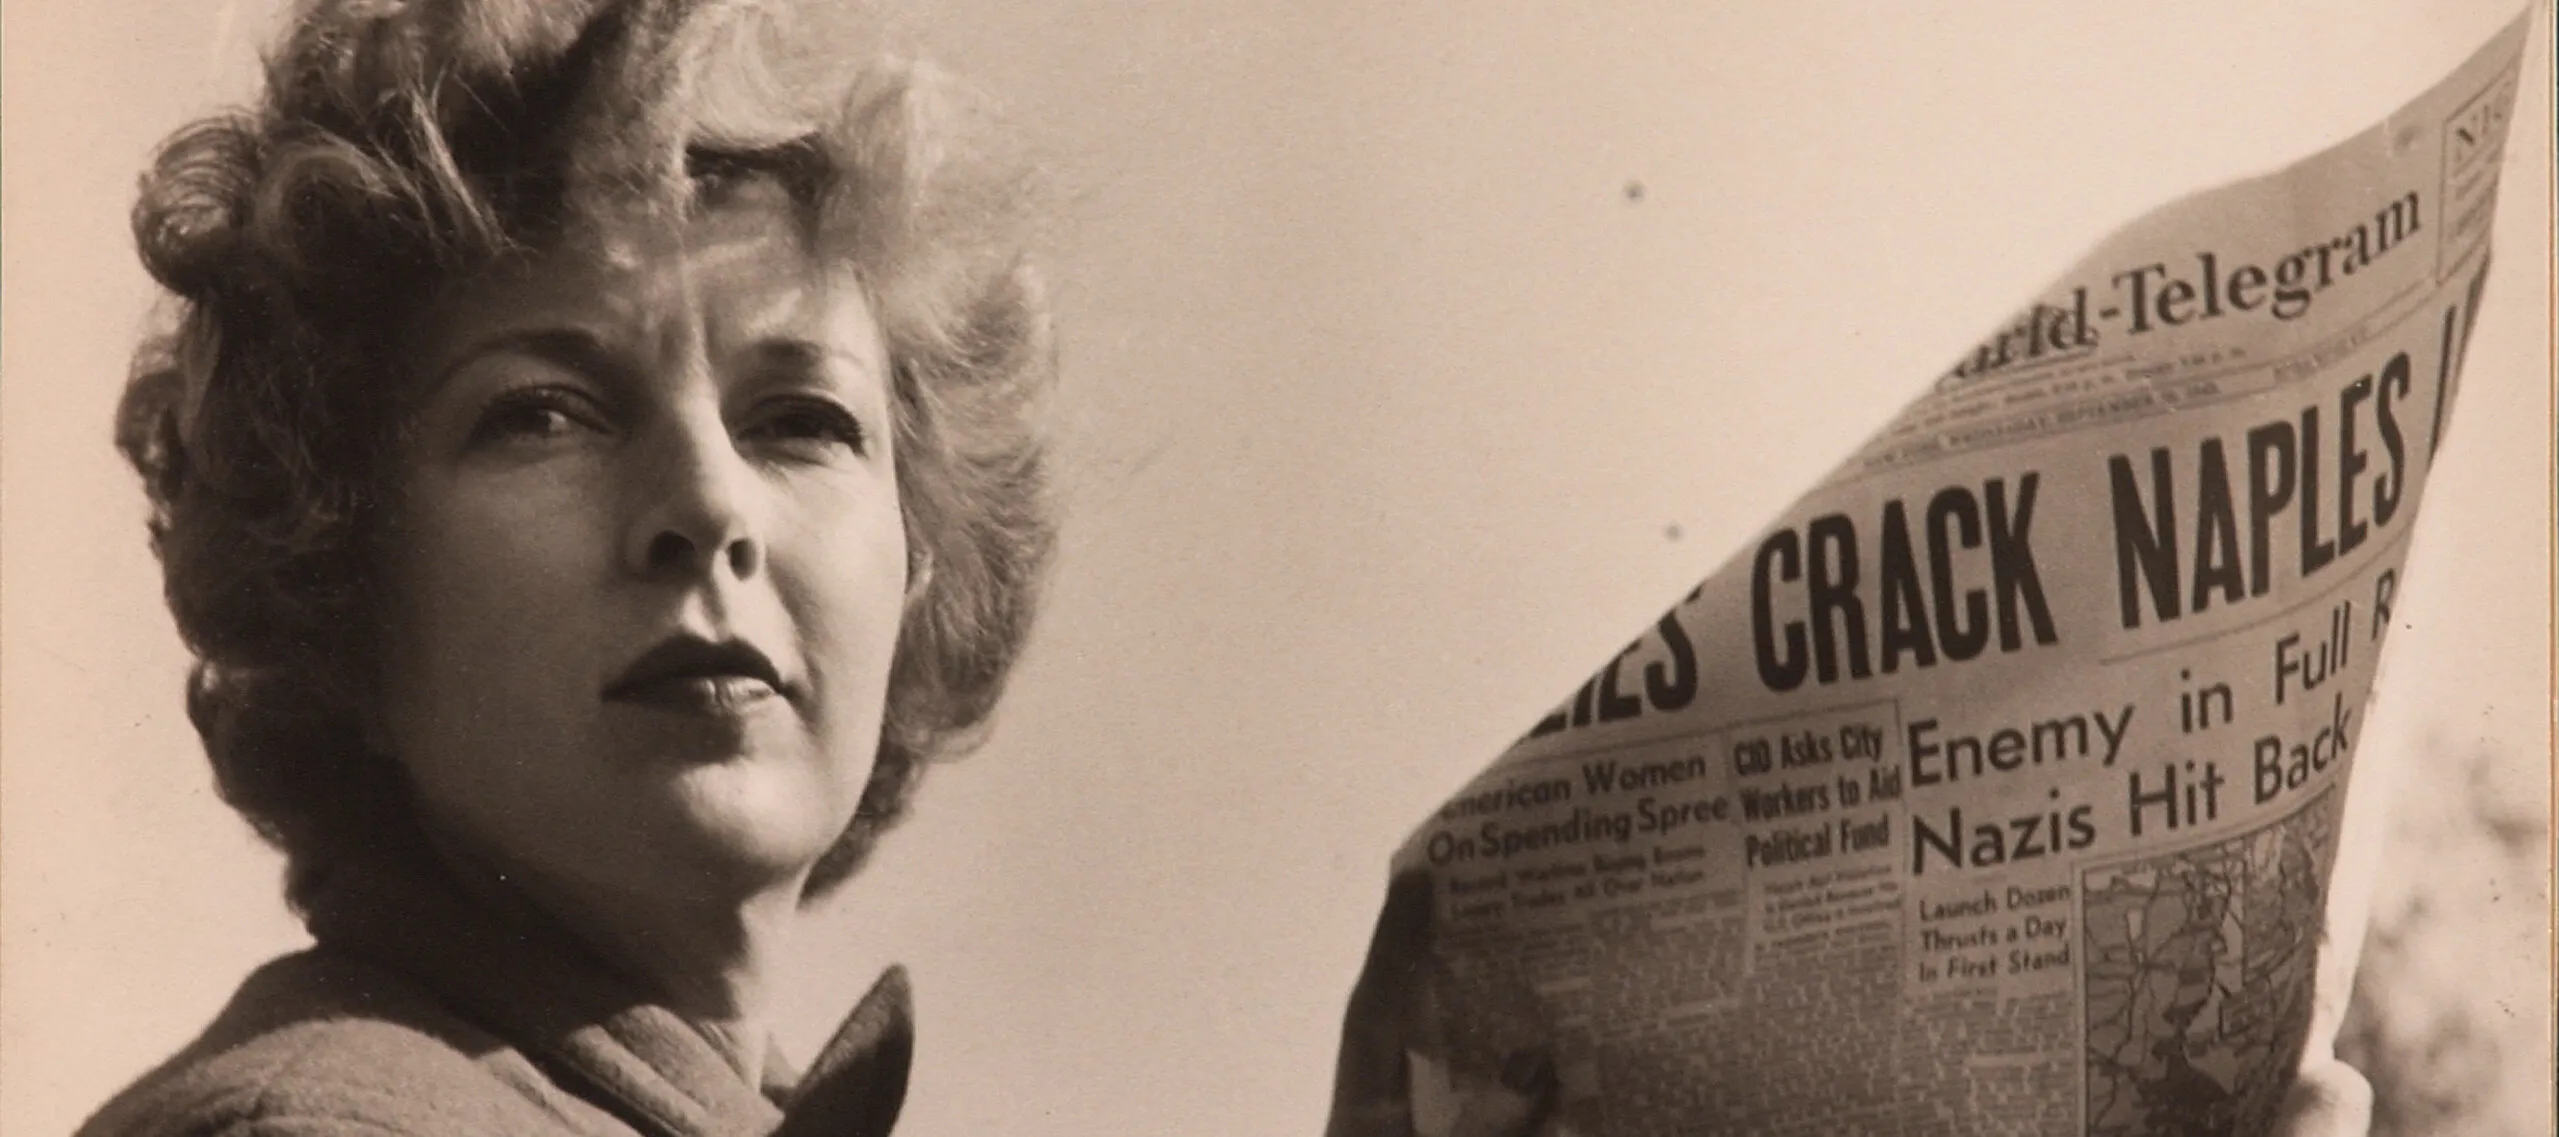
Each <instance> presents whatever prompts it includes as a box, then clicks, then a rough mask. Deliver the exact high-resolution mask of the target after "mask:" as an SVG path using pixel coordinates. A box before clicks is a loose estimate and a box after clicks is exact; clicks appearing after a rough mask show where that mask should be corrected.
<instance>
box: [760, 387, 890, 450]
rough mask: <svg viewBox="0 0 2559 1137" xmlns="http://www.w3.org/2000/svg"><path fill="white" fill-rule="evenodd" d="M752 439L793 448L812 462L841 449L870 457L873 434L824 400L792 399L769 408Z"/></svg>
mask: <svg viewBox="0 0 2559 1137" xmlns="http://www.w3.org/2000/svg"><path fill="white" fill-rule="evenodd" d="M745 433H746V436H747V437H748V438H749V439H752V440H755V441H759V442H766V443H771V444H775V445H779V446H783V447H788V448H790V449H791V450H792V451H793V452H795V453H804V454H805V455H806V456H808V457H811V458H816V457H821V456H823V452H826V451H833V450H837V449H841V450H844V451H847V452H850V453H852V454H854V455H857V456H858V455H863V454H868V453H870V448H871V438H870V432H868V431H867V430H864V429H863V426H862V421H861V420H860V419H858V418H855V417H854V416H853V412H851V411H849V410H846V409H845V408H844V407H843V406H841V405H839V404H836V403H834V402H831V401H828V400H825V399H789V400H785V401H782V402H780V403H778V404H776V405H774V406H771V407H769V408H767V409H766V410H765V411H764V413H763V414H762V415H760V416H758V417H757V419H756V420H755V422H754V424H753V425H752V426H751V427H749V428H748V429H747V430H746V432H745Z"/></svg>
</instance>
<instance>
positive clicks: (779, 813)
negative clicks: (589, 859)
mask: <svg viewBox="0 0 2559 1137" xmlns="http://www.w3.org/2000/svg"><path fill="white" fill-rule="evenodd" d="M865 773H867V771H865ZM836 781H837V780H836V779H831V778H825V777H821V776H818V772H817V771H814V770H811V769H810V768H808V767H807V766H806V765H804V764H801V763H796V762H788V761H777V760H773V759H771V758H769V757H765V756H760V755H755V754H749V755H745V756H741V757H737V758H732V759H730V760H727V761H721V762H710V763H702V764H695V765H688V766H686V767H684V768H682V769H680V770H678V771H676V772H675V773H674V776H673V778H672V779H671V780H670V782H669V783H668V784H667V786H666V789H667V790H668V791H669V793H670V800H668V801H667V802H665V803H664V804H665V807H666V811H667V813H668V814H669V816H668V817H667V819H666V820H667V822H668V825H667V830H666V831H664V832H663V833H662V836H663V837H665V838H668V839H673V840H678V841H681V842H682V843H683V844H684V845H685V846H687V848H685V849H684V850H682V851H681V852H678V851H677V850H666V851H667V852H673V853H676V854H677V857H678V859H680V860H684V861H689V862H692V863H693V864H694V865H695V867H696V868H697V870H699V871H705V872H708V873H712V874H717V875H719V876H723V877H729V878H731V879H733V880H735V881H737V882H740V883H752V884H755V885H768V884H770V885H778V884H785V883H789V884H793V885H796V883H797V882H798V881H799V880H801V879H803V878H805V877H806V875H807V873H808V871H809V869H810V867H811V866H813V865H815V864H816V863H817V860H818V858H819V857H820V856H823V855H824V854H825V853H826V851H827V850H828V849H829V848H831V847H833V846H834V844H835V842H836V840H837V839H838V838H839V837H841V836H842V835H843V833H844V830H845V828H846V827H847V826H849V825H851V824H852V821H853V810H854V807H855V805H856V804H857V803H858V802H859V800H860V797H861V791H862V780H861V779H852V780H849V781H846V782H844V783H842V784H836Z"/></svg>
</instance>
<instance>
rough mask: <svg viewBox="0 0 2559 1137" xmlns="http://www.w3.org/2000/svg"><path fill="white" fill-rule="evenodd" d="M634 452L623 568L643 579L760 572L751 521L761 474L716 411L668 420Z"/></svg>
mask: <svg viewBox="0 0 2559 1137" xmlns="http://www.w3.org/2000/svg"><path fill="white" fill-rule="evenodd" d="M653 433H656V434H658V435H659V436H660V437H659V438H657V439H655V440H653V442H654V444H653V445H646V446H642V447H638V448H636V452H635V453H634V454H632V461H633V462H634V464H635V466H636V467H637V468H636V469H635V470H634V471H633V474H634V477H633V478H632V481H633V483H634V487H633V488H634V490H635V491H636V493H637V495H638V501H637V503H636V505H637V508H636V510H635V516H634V524H633V525H632V526H631V527H630V530H629V532H628V534H627V535H626V536H625V538H624V540H625V547H624V549H623V557H624V561H625V564H626V566H627V567H628V568H629V569H630V570H631V571H632V572H633V573H634V574H636V575H639V576H643V577H653V578H663V577H678V578H682V577H714V576H718V575H722V574H725V575H727V576H729V577H732V578H734V579H741V580H743V579H747V578H751V577H753V576H755V575H756V574H757V573H758V572H760V571H762V569H763V562H764V546H763V539H762V537H761V535H760V534H759V533H758V531H757V529H758V526H757V522H756V516H755V513H756V511H755V489H756V486H757V485H758V484H759V477H758V475H757V473H756V471H755V469H754V467H753V466H752V465H751V464H750V463H749V462H748V461H747V460H746V458H745V456H744V455H742V454H740V453H738V450H737V445H736V443H735V441H734V440H733V439H732V438H731V437H730V436H729V431H728V426H727V424H726V423H725V422H723V421H722V420H721V418H720V415H719V413H718V411H717V410H716V409H715V408H700V409H689V410H685V411H682V412H679V413H676V414H673V415H670V416H669V417H668V418H667V419H666V420H665V421H663V422H661V423H660V424H659V428H658V430H656V431H655V432H653Z"/></svg>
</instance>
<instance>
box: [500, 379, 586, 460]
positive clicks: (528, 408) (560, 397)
mask: <svg viewBox="0 0 2559 1137" xmlns="http://www.w3.org/2000/svg"><path fill="white" fill-rule="evenodd" d="M601 428H602V418H601V416H600V415H599V414H598V413H597V412H596V409H595V407H594V405H593V404H592V403H591V402H590V401H589V400H588V399H586V398H585V397H584V396H582V395H580V394H578V393H577V392H574V391H567V390H562V389H560V388H557V387H528V388H520V389H518V390H513V391H508V392H506V393H505V394H502V395H500V396H498V397H497V398H496V399H494V400H492V401H491V402H490V403H489V405H488V408H487V409H485V410H483V411H481V412H480V418H479V420H478V421H477V422H475V423H473V424H472V426H471V439H470V443H471V445H472V446H474V447H479V446H490V445H510V444H527V443H532V444H539V443H543V442H549V441H555V440H558V439H562V438H566V437H568V436H570V435H572V434H576V433H578V432H580V431H588V430H600V429H601Z"/></svg>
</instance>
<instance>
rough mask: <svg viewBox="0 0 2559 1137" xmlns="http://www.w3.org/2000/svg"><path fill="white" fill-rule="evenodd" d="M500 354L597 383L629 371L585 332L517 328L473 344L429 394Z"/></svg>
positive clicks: (622, 360) (434, 382) (440, 375)
mask: <svg viewBox="0 0 2559 1137" xmlns="http://www.w3.org/2000/svg"><path fill="white" fill-rule="evenodd" d="M500 354H516V355H528V356H532V357H533V358H535V359H540V360H543V361H545V362H548V363H554V364H558V365H559V366H561V367H563V368H566V369H568V370H571V371H575V372H577V373H579V374H581V375H586V376H590V377H592V378H596V379H617V378H622V377H625V376H627V375H628V374H629V373H630V371H631V370H632V363H631V361H630V360H628V359H626V358H624V357H623V356H622V355H621V354H620V353H617V352H615V351H614V350H613V349H612V348H610V347H607V346H605V342H604V338H603V337H601V336H598V335H596V334H595V333H594V332H591V331H588V330H586V329H584V328H577V327H535V328H518V329H511V330H508V331H502V332H499V333H497V334H495V335H491V336H487V337H485V338H482V339H479V340H475V341H473V342H472V344H471V345H470V346H469V347H467V348H465V349H463V350H462V352H461V353H460V354H459V355H456V356H455V357H454V358H453V360H452V362H450V363H447V364H445V366H444V369H443V370H442V371H440V372H438V373H437V374H436V376H435V378H434V379H433V380H432V382H431V383H430V384H429V391H430V393H432V392H433V391H437V390H441V389H442V388H443V387H444V385H445V384H446V383H447V382H449V381H450V380H451V379H452V378H453V376H454V375H456V374H458V373H459V372H460V371H461V370H462V369H463V368H464V367H467V366H469V365H470V364H471V363H472V362H474V361H476V360H479V359H483V358H486V357H488V356H492V355H500Z"/></svg>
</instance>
